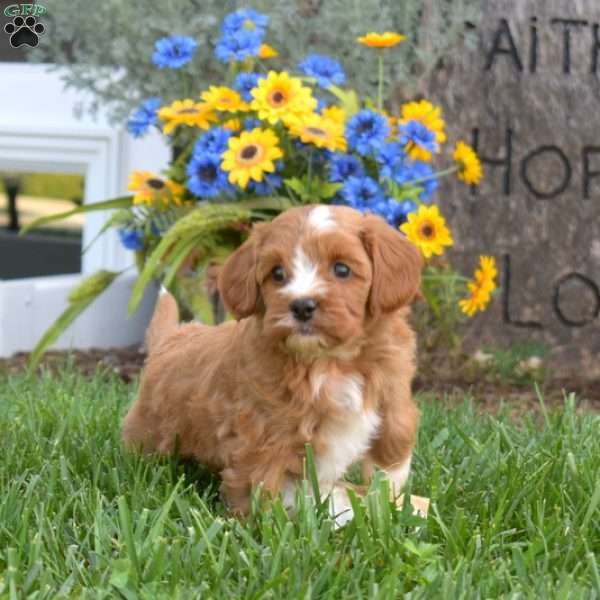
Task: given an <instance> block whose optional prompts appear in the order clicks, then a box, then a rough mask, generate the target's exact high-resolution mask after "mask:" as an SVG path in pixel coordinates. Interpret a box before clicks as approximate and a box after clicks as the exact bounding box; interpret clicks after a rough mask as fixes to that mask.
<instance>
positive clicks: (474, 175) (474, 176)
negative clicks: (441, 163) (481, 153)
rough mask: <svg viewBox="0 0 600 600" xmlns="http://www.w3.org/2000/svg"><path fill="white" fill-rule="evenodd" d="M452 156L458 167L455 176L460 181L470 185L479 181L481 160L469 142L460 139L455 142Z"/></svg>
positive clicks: (481, 171) (481, 173)
mask: <svg viewBox="0 0 600 600" xmlns="http://www.w3.org/2000/svg"><path fill="white" fill-rule="evenodd" d="M453 158H454V160H455V161H456V162H457V163H459V166H460V169H459V171H458V173H457V176H458V178H459V179H460V180H461V181H464V182H465V183H469V184H471V185H477V184H478V183H479V182H480V181H481V178H482V177H483V170H482V168H481V162H480V160H479V157H478V156H477V154H476V153H475V150H473V148H471V146H469V144H466V143H465V142H462V141H459V142H457V144H456V147H455V149H454V154H453Z"/></svg>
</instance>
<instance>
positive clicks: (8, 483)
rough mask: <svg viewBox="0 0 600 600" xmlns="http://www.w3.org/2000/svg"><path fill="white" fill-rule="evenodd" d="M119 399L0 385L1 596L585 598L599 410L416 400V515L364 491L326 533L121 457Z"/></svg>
mask: <svg viewBox="0 0 600 600" xmlns="http://www.w3.org/2000/svg"><path fill="white" fill-rule="evenodd" d="M134 393H135V389H134V388H133V387H127V386H125V385H124V384H121V383H119V382H118V381H116V380H114V379H110V378H107V377H104V378H103V377H101V376H98V377H96V378H93V379H91V380H90V379H85V378H83V377H80V376H78V375H74V374H69V373H68V372H65V373H63V374H62V375H60V376H59V377H57V378H56V379H51V378H50V377H49V376H42V377H41V378H36V379H32V378H26V377H13V378H8V379H6V378H5V379H2V378H1V377H0V451H1V455H2V458H1V462H0V598H2V599H4V598H9V599H13V598H14V599H17V598H23V597H27V596H30V597H35V598H61V597H65V598H126V599H133V598H147V599H153V600H154V599H160V598H168V599H171V598H200V597H201V598H215V599H232V598H253V599H259V598H274V599H280V598H283V599H286V600H292V599H296V598H331V599H336V600H337V599H342V598H369V599H370V598H381V599H386V600H387V599H389V598H396V597H402V596H403V595H407V597H409V598H444V599H458V598H499V597H505V598H564V599H573V598H575V599H579V598H598V597H600V574H599V571H600V564H599V563H600V510H599V505H600V476H599V469H600V418H599V417H598V416H593V415H584V416H582V415H578V414H576V412H575V410H574V408H575V407H574V400H573V399H572V398H571V399H569V400H568V401H567V402H566V407H565V410H564V411H561V412H560V413H556V414H554V413H553V414H548V413H547V412H545V411H542V413H541V416H540V415H539V414H538V415H537V418H533V417H532V418H529V417H523V418H520V419H519V421H518V422H517V423H513V422H511V421H510V420H509V418H508V417H507V416H502V415H501V416H500V417H498V418H495V417H490V416H480V415H478V414H476V412H475V411H474V408H473V406H472V405H471V404H470V403H468V402H466V401H465V402H464V403H463V404H462V405H461V406H459V407H458V408H455V409H452V410H450V409H448V408H444V407H442V406H441V405H440V404H436V403H435V402H429V401H428V402H423V403H422V407H423V422H422V428H421V431H420V438H419V444H418V449H417V452H416V456H415V460H414V472H413V476H412V478H411V486H412V491H413V493H416V494H419V495H423V496H430V497H431V498H432V501H433V505H432V510H431V514H430V517H429V519H428V520H427V521H423V520H421V519H418V518H416V517H412V516H411V515H410V514H409V512H408V510H407V509H405V510H404V511H399V510H395V509H394V508H393V507H392V506H391V505H390V504H389V503H388V501H387V500H386V499H385V498H386V497H385V493H384V490H383V488H385V484H384V482H381V481H380V482H378V483H376V484H375V485H374V486H372V490H371V492H370V493H369V495H368V497H367V499H366V501H365V503H364V505H363V504H361V505H359V506H358V511H357V515H356V518H355V520H354V521H353V522H352V523H350V524H349V525H347V526H346V527H345V528H343V529H341V530H338V531H335V530H334V529H333V527H332V522H331V520H330V518H329V517H328V516H327V514H326V513H325V511H324V510H323V509H322V508H319V507H316V508H315V507H313V506H311V503H310V501H308V500H305V501H302V498H300V500H301V506H300V509H299V514H298V516H297V517H296V518H294V519H289V518H288V517H287V515H286V513H285V511H284V510H283V508H282V507H281V505H280V504H279V503H275V504H274V506H273V508H272V509H271V510H269V511H264V510H263V511H260V510H258V509H257V510H256V512H255V514H254V515H253V516H252V517H251V518H250V519H248V520H247V521H245V522H241V521H238V520H236V519H234V518H231V517H230V516H229V515H228V514H227V512H226V510H225V509H224V507H223V505H222V504H221V503H220V502H219V500H218V492H217V490H218V482H216V481H215V480H214V479H212V478H210V477H209V476H208V475H207V474H206V473H204V472H203V471H202V470H201V469H199V468H197V467H194V466H192V465H184V464H181V463H179V464H178V463H177V462H176V461H173V460H164V459H163V460H159V459H156V458H147V457H141V456H135V455H131V454H127V453H125V452H124V451H123V449H122V447H121V444H120V440H119V422H120V419H121V417H122V415H123V413H124V411H125V410H126V407H127V405H128V404H129V403H130V401H131V400H132V399H133V395H134ZM382 490H383V491H382Z"/></svg>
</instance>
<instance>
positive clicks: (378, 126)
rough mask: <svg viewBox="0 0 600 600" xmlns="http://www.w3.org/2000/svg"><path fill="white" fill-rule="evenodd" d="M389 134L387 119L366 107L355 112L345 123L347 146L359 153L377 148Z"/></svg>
mask: <svg viewBox="0 0 600 600" xmlns="http://www.w3.org/2000/svg"><path fill="white" fill-rule="evenodd" d="M389 134H390V126H389V123H388V121H387V119H386V118H385V117H384V116H383V115H380V114H379V113H376V112H375V111H372V110H368V109H365V110H361V111H360V112H358V113H356V114H355V115H354V116H353V117H352V118H351V119H350V120H349V121H348V124H347V125H346V139H347V140H348V147H349V148H350V149H351V150H356V151H358V152H359V153H360V154H369V153H370V152H372V151H377V150H379V149H380V148H381V146H382V144H383V142H384V141H385V138H386V137H388V135H389Z"/></svg>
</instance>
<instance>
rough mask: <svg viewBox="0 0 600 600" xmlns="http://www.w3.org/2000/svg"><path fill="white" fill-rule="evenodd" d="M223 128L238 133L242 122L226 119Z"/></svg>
mask: <svg viewBox="0 0 600 600" xmlns="http://www.w3.org/2000/svg"><path fill="white" fill-rule="evenodd" d="M223 127H225V129H230V130H231V131H239V130H240V129H241V128H242V122H241V121H240V120H239V119H228V120H227V121H225V123H223Z"/></svg>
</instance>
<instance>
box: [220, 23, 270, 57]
mask: <svg viewBox="0 0 600 600" xmlns="http://www.w3.org/2000/svg"><path fill="white" fill-rule="evenodd" d="M261 43H262V35H261V34H260V33H257V32H255V31H244V30H242V31H239V32H238V33H234V34H225V35H222V36H221V37H220V38H219V39H218V40H217V46H216V47H215V56H216V57H217V58H218V59H219V60H220V61H221V62H224V63H228V62H231V61H243V60H245V59H246V58H248V57H250V56H258V51H259V50H260V45H261Z"/></svg>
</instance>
